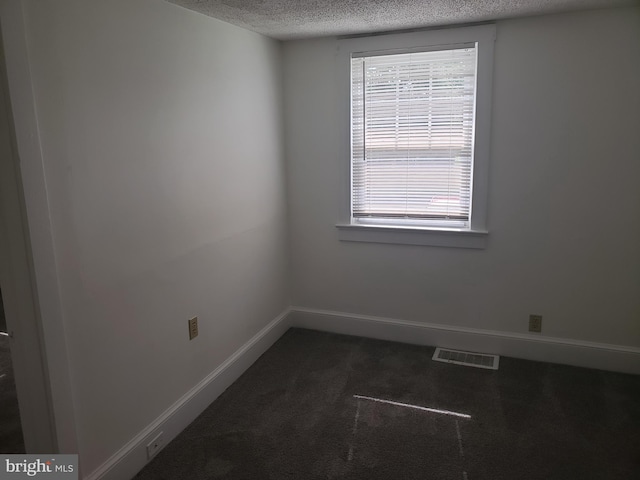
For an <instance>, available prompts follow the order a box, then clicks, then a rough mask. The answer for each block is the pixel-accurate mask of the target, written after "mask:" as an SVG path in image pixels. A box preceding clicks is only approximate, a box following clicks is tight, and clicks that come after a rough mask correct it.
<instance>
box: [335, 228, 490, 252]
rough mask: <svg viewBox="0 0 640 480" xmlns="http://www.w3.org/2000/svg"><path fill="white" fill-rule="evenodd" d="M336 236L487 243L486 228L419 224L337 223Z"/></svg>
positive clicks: (358, 239)
mask: <svg viewBox="0 0 640 480" xmlns="http://www.w3.org/2000/svg"><path fill="white" fill-rule="evenodd" d="M336 228H337V229H338V238H339V239H340V240H342V241H345V242H371V243H392V244H397V245H425V246H432V247H452V248H477V249H483V248H486V247H487V237H488V235H489V232H486V231H483V230H454V229H436V228H422V227H398V226H386V225H384V226H379V225H355V224H338V225H336Z"/></svg>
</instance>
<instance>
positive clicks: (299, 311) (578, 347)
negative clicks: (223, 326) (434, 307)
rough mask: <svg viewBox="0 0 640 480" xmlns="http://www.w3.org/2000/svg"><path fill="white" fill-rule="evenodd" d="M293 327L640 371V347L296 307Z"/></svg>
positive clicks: (603, 367)
mask: <svg viewBox="0 0 640 480" xmlns="http://www.w3.org/2000/svg"><path fill="white" fill-rule="evenodd" d="M289 317H290V319H291V323H290V324H291V326H292V327H300V328H308V329H312V330H322V331H327V332H333V333H341V334H345V335H357V336H360V337H369V338H377V339H380V340H391V341H395V342H403V343H412V344H418V345H429V346H434V347H444V348H452V349H457V350H467V351H474V352H484V353H491V354H497V355H505V356H508V357H515V358H524V359H527V360H537V361H544V362H552V363H561V364H565V365H575V366H578V367H587V368H596V369H600V370H611V371H616V372H624V373H633V374H640V348H634V347H627V346H622V345H610V344H605V343H595V342H584V341H580V340H569V339H564V338H554V337H544V336H540V335H538V334H519V333H509V332H497V331H492V330H481V329H477V328H464V327H455V326H448V325H438V324H429V323H419V322H411V321H406V320H396V319H392V318H384V317H372V316H367V315H357V314H352V313H343V312H332V311H326V310H317V309H311V308H302V307H291V313H290V314H289Z"/></svg>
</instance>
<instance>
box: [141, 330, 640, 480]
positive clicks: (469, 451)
mask: <svg viewBox="0 0 640 480" xmlns="http://www.w3.org/2000/svg"><path fill="white" fill-rule="evenodd" d="M433 353H434V348H432V347H424V346H415V345H406V344H400V343H394V342H386V341H381V340H371V339H364V338H359V337H349V336H343V335H336V334H330V333H321V332H316V331H311V330H303V329H290V330H289V331H288V332H287V333H286V334H285V335H284V336H283V337H282V338H281V339H280V340H279V341H278V342H276V344H274V345H273V347H271V349H270V350H268V351H267V352H266V353H265V354H264V355H263V356H262V357H260V359H259V360H258V361H257V362H256V363H255V364H254V365H253V366H251V367H250V368H249V369H248V370H247V371H246V372H245V373H244V374H243V375H242V376H241V377H240V378H239V379H238V380H237V381H236V382H235V383H234V384H233V385H232V386H231V387H229V388H228V389H227V390H226V391H225V392H224V393H223V394H222V395H221V396H220V397H219V398H218V399H217V400H216V401H215V402H213V403H212V404H211V405H210V406H209V408H208V409H207V410H205V412H204V413H203V414H202V415H201V416H200V417H198V418H197V419H196V421H194V422H193V423H192V424H191V425H190V426H189V427H187V429H185V430H184V431H183V432H182V433H181V434H180V435H179V436H178V437H176V438H175V439H174V441H173V442H171V443H170V444H169V445H167V446H166V447H165V448H164V450H163V451H161V452H160V453H159V454H158V455H157V457H156V458H155V459H154V460H152V461H151V462H150V463H149V464H148V465H147V466H146V467H145V468H144V469H143V470H142V471H141V472H140V473H139V474H138V475H137V476H136V479H139V480H151V479H153V480H160V479H166V480H180V479H189V480H199V479H202V480H204V479H252V480H253V479H296V480H297V479H305V480H307V479H328V478H330V479H354V480H356V479H357V480H376V479H380V480H397V479H403V480H409V479H420V480H428V479H434V480H435V479H437V480H448V479H452V480H480V479H485V480H499V479H516V478H517V479H519V480H532V479H536V480H537V479H544V480H551V479H558V480H567V479H578V478H584V479H587V478H588V479H620V480H623V479H624V480H627V479H630V478H640V428H639V426H640V377H639V376H635V375H629V374H622V373H613V372H604V371H600V370H589V369H584V368H578V367H570V366H562V365H555V364H549V363H541V362H532V361H527V360H517V359H513V358H509V357H502V358H501V359H500V369H499V370H486V369H478V368H469V367H465V366H460V365H455V364H447V363H441V362H435V361H432V360H431V357H432V355H433Z"/></svg>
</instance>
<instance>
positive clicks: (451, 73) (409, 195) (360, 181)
mask: <svg viewBox="0 0 640 480" xmlns="http://www.w3.org/2000/svg"><path fill="white" fill-rule="evenodd" d="M475 86H476V48H475V47H465V48H457V49H453V50H438V51H428V52H419V53H403V54H394V55H379V56H370V57H359V58H352V60H351V102H352V104H351V110H352V114H351V115H352V119H351V125H352V139H351V141H352V145H351V147H352V216H353V217H354V219H361V220H362V219H366V218H371V219H380V218H382V219H385V218H387V219H393V218H395V219H407V220H419V221H425V222H429V223H430V224H435V225H439V226H443V227H447V226H453V227H467V226H468V223H469V218H470V214H471V183H472V182H471V179H472V168H473V135H474V110H475Z"/></svg>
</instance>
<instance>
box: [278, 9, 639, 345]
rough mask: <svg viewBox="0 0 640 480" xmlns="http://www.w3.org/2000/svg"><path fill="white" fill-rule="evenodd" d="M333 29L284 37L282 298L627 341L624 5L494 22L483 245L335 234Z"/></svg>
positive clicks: (630, 140) (629, 195)
mask: <svg viewBox="0 0 640 480" xmlns="http://www.w3.org/2000/svg"><path fill="white" fill-rule="evenodd" d="M337 47H338V40H336V39H332V38H328V39H315V40H305V41H294V42H287V43H286V44H285V49H284V65H285V73H284V80H285V83H284V85H285V131H286V133H287V136H286V156H287V169H288V187H289V193H288V195H289V197H288V198H289V204H290V235H291V248H292V286H293V287H292V288H293V293H292V295H293V304H294V305H297V306H301V307H306V308H316V309H322V310H328V311H336V312H347V313H356V314H361V315H374V316H379V317H387V318H395V319H401V320H409V321H417V322H425V323H436V324H444V325H450V326H460V327H474V328H481V329H489V330H493V331H499V332H516V333H525V332H526V331H527V326H528V324H527V322H528V315H529V314H531V313H535V314H541V315H543V334H544V335H546V336H550V337H560V338H566V339H575V340H584V341H594V342H602V343H610V344H617V345H624V346H634V347H637V346H640V249H639V248H638V245H640V189H638V186H637V179H638V178H640V136H638V131H639V127H640V93H639V91H638V88H637V85H638V84H640V10H639V9H637V8H625V9H609V10H602V11H592V12H581V13H575V14H563V15H552V16H542V17H534V18H527V19H520V20H506V21H500V22H498V23H497V40H496V45H495V47H496V48H495V58H494V83H493V85H494V89H493V108H492V126H491V127H492V135H491V139H492V140H491V142H492V145H491V149H492V153H491V160H490V162H491V163H490V179H489V207H488V229H489V237H488V246H487V248H485V249H483V250H469V249H461V248H444V247H425V246H410V245H387V244H374V243H355V242H341V241H339V240H338V234H337V231H336V228H335V224H336V223H337V222H338V221H339V218H340V213H341V211H342V210H343V209H344V206H342V205H341V204H340V202H341V199H342V198H343V196H342V195H341V188H342V184H343V182H344V179H343V178H342V177H341V175H342V172H343V171H344V164H345V162H348V161H349V159H348V158H344V157H341V156H340V155H339V153H338V152H339V148H338V146H339V143H340V141H341V140H340V138H341V135H340V133H339V132H337V131H336V128H335V125H336V124H340V123H341V122H339V121H338V120H339V119H338V117H337V106H336V98H338V89H337V81H338V80H337V78H338V77H337V74H336V67H335V61H336V52H337Z"/></svg>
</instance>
